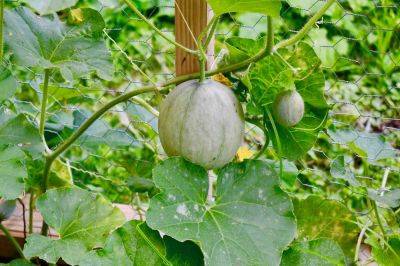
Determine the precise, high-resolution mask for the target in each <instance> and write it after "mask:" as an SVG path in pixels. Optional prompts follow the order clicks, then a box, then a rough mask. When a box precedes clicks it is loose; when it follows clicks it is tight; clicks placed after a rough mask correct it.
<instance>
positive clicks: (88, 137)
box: [73, 109, 138, 149]
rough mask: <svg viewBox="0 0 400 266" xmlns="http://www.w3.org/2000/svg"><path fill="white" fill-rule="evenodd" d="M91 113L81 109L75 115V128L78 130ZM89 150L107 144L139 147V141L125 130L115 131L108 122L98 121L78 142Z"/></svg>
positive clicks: (116, 146)
mask: <svg viewBox="0 0 400 266" xmlns="http://www.w3.org/2000/svg"><path fill="white" fill-rule="evenodd" d="M90 115H91V113H90V112H89V111H86V110H83V109H79V110H75V111H74V113H73V116H74V124H73V127H74V128H75V129H76V128H78V127H79V126H80V125H81V124H82V123H83V122H85V121H86V120H87V118H89V117H90ZM77 143H78V144H81V145H83V146H84V147H86V148H88V149H97V148H98V147H99V145H101V144H106V145H108V146H110V147H114V148H118V147H127V146H138V141H137V140H136V139H134V138H133V137H132V136H131V135H129V134H128V133H127V132H126V131H125V130H122V129H119V130H118V129H114V128H112V127H111V126H110V125H109V124H108V123H107V122H106V121H103V120H96V121H95V122H94V123H93V124H92V125H91V126H90V127H89V128H88V129H87V130H86V131H85V133H84V134H83V136H82V137H81V138H79V139H78V141H77Z"/></svg>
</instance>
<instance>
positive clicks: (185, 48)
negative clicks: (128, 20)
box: [124, 0, 197, 54]
mask: <svg viewBox="0 0 400 266" xmlns="http://www.w3.org/2000/svg"><path fill="white" fill-rule="evenodd" d="M124 1H125V3H126V4H127V5H128V6H129V8H130V9H132V11H133V12H135V14H136V15H137V16H138V17H139V18H141V19H142V20H143V21H144V22H145V23H146V24H147V25H149V26H150V27H151V28H152V29H153V30H154V31H155V32H156V33H158V34H159V35H160V36H161V37H162V38H164V39H165V40H166V41H168V42H170V43H172V44H173V45H175V46H176V47H179V48H181V49H182V50H184V51H185V52H188V53H190V54H197V51H195V50H192V49H189V48H187V47H185V46H183V45H182V44H180V43H178V42H176V41H174V40H173V39H171V38H170V37H168V36H167V35H166V34H165V33H164V32H162V31H161V30H160V29H159V28H157V27H156V26H155V25H154V24H153V23H152V22H151V21H150V20H148V19H147V18H146V17H145V16H144V15H143V14H142V13H141V12H140V11H139V9H137V8H136V6H135V5H134V4H133V3H131V2H130V0H124Z"/></svg>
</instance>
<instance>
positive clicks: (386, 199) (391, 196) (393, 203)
mask: <svg viewBox="0 0 400 266" xmlns="http://www.w3.org/2000/svg"><path fill="white" fill-rule="evenodd" d="M368 197H369V198H370V199H372V200H375V201H377V202H379V203H382V204H384V205H387V206H389V207H390V208H397V207H399V206H400V189H393V190H390V191H380V190H374V189H370V188H368Z"/></svg>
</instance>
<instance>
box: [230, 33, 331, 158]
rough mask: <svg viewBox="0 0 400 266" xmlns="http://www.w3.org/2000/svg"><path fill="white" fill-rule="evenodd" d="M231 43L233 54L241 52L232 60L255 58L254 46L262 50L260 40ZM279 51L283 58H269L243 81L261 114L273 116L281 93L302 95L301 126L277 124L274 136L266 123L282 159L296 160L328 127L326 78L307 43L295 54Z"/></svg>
mask: <svg viewBox="0 0 400 266" xmlns="http://www.w3.org/2000/svg"><path fill="white" fill-rule="evenodd" d="M228 43H229V47H230V48H229V50H230V51H231V54H232V51H234V49H233V48H232V47H235V48H236V49H238V50H239V51H240V53H239V52H238V51H236V52H234V53H233V55H234V56H233V57H231V60H233V61H236V60H238V59H239V58H242V57H243V56H244V54H247V56H251V55H253V54H254V53H255V51H256V50H257V49H256V50H255V49H254V47H260V42H259V41H253V40H249V39H241V40H238V39H236V40H235V41H232V42H228ZM278 52H279V53H280V56H279V55H277V54H275V55H271V56H268V57H266V58H265V59H263V60H261V61H260V62H258V63H257V64H255V65H254V66H253V67H252V68H250V70H249V71H248V73H247V75H246V76H245V77H244V78H243V80H242V81H243V82H244V83H245V84H246V86H247V87H248V88H249V91H250V95H251V101H252V102H253V103H254V105H255V106H257V107H258V109H259V112H260V113H261V114H262V113H264V112H265V110H266V109H268V110H269V111H270V112H271V113H273V110H272V103H273V102H274V100H275V98H276V96H277V95H278V94H279V93H280V92H282V91H284V90H287V89H290V88H292V87H293V86H295V87H296V89H297V91H298V92H299V93H300V94H301V96H302V98H303V100H304V102H305V114H304V117H303V119H302V120H301V121H300V123H299V124H298V125H296V126H295V127H290V128H287V127H283V126H281V125H279V124H277V123H275V124H276V127H277V133H278V136H275V131H274V128H273V126H272V123H271V122H272V121H270V122H269V123H268V124H267V126H268V128H269V132H270V134H271V135H272V136H271V139H272V141H273V144H274V146H275V148H276V149H278V140H277V137H278V138H279V140H280V142H281V146H282V147H281V148H282V150H281V154H282V156H283V157H286V158H288V159H289V160H296V159H299V158H301V157H302V156H304V155H305V154H306V153H307V152H308V151H309V150H310V149H311V148H312V147H313V146H314V144H315V142H316V140H317V137H318V133H319V131H320V130H321V129H322V127H323V126H324V124H325V120H326V117H327V114H328V110H329V105H328V104H327V102H326V99H325V97H324V89H325V78H324V75H323V73H322V71H321V70H320V69H319V66H320V64H321V61H320V60H319V58H318V56H317V55H316V54H315V52H314V50H313V48H312V47H311V46H309V45H308V44H306V43H303V42H301V43H299V44H298V45H297V46H296V47H295V49H294V50H293V51H288V50H280V51H278ZM283 58H284V60H283ZM285 61H286V62H285ZM289 64H290V67H289Z"/></svg>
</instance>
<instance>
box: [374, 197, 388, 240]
mask: <svg viewBox="0 0 400 266" xmlns="http://www.w3.org/2000/svg"><path fill="white" fill-rule="evenodd" d="M372 207H373V208H374V213H375V216H376V221H377V222H378V226H379V229H380V230H381V232H382V236H383V238H384V239H387V238H386V232H385V228H383V224H382V221H381V217H380V216H379V211H378V206H377V205H376V202H375V201H372Z"/></svg>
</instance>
